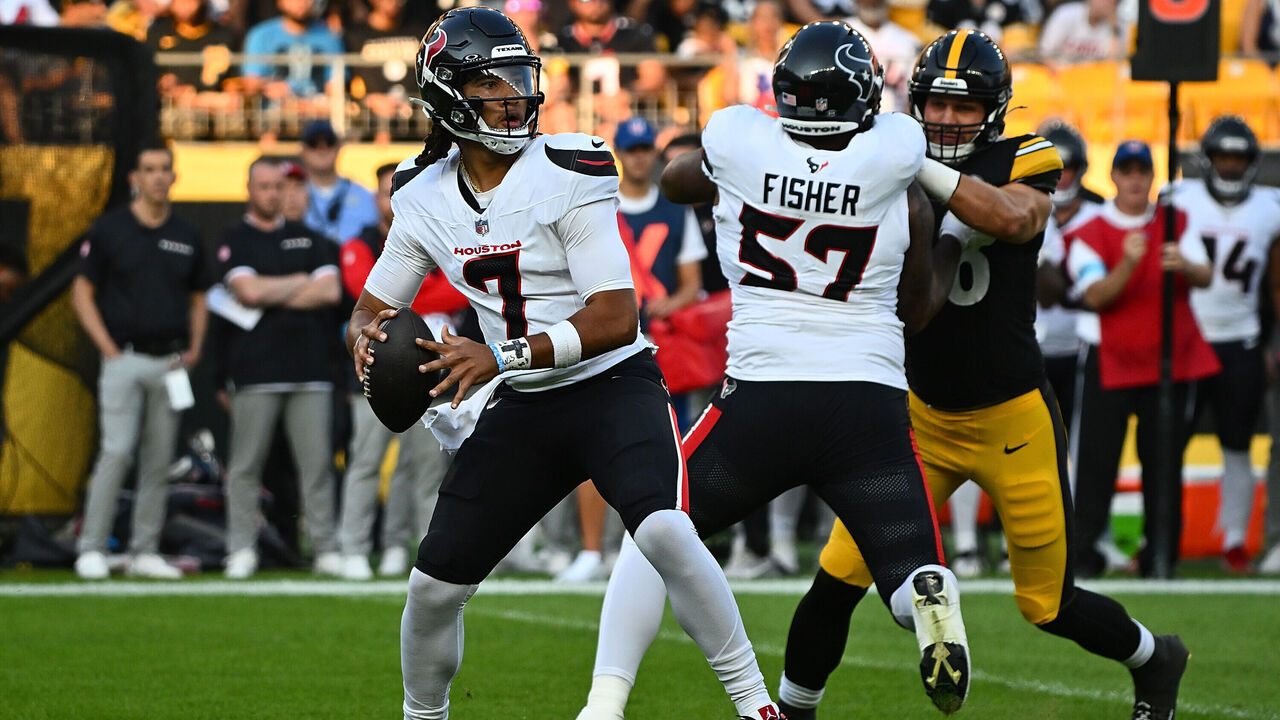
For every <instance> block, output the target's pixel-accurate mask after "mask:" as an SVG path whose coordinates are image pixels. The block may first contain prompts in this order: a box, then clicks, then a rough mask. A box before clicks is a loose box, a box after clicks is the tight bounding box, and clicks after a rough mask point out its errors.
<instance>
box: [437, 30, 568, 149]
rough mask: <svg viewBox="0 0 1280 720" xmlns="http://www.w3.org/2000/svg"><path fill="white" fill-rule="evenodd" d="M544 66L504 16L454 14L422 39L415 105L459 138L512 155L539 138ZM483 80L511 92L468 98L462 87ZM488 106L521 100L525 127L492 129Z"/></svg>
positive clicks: (519, 32) (522, 124)
mask: <svg viewBox="0 0 1280 720" xmlns="http://www.w3.org/2000/svg"><path fill="white" fill-rule="evenodd" d="M541 67H542V61H541V60H539V59H538V57H537V56H536V55H534V54H533V50H532V49H530V47H529V43H528V41H527V40H525V37H524V33H522V32H521V31H520V28H519V27H517V26H516V24H515V23H514V22H512V21H511V19H510V18H508V17H507V16H506V15H503V14H502V13H501V12H499V11H497V10H494V9H493V8H489V7H484V6H477V7H468V8H461V9H455V10H450V11H448V12H446V13H445V14H444V15H441V16H440V18H439V19H437V20H436V21H435V23H434V24H432V25H431V27H430V28H429V29H428V30H427V33H426V34H425V35H423V36H422V44H421V45H420V46H419V47H418V59H417V64H416V67H415V72H416V75H417V81H418V87H419V88H420V90H421V93H422V99H421V100H418V99H417V98H414V100H413V101H414V102H415V103H417V104H418V105H421V106H422V108H423V110H424V111H425V112H426V114H427V116H428V117H430V118H431V119H432V120H433V121H434V122H438V123H441V124H442V125H444V127H445V128H446V129H447V130H449V132H451V133H453V134H454V135H455V136H457V137H461V138H466V139H468V140H474V141H476V142H479V143H480V144H482V145H484V146H485V147H486V148H488V149H490V150H492V151H494V152H497V153H501V154H503V155H510V154H512V153H515V152H517V151H519V150H520V149H521V148H523V147H524V146H525V144H527V143H528V142H529V140H530V139H532V138H533V137H534V136H535V135H537V134H538V107H539V106H540V105H541V104H542V102H543V95H542V93H541V92H539V91H538V74H539V70H540V69H541ZM481 77H491V78H495V79H497V80H499V81H501V82H502V83H503V84H505V85H506V86H508V87H509V88H510V90H509V94H508V95H505V96H503V97H495V98H485V99H484V100H481V99H479V98H475V97H470V98H469V97H466V95H464V93H463V92H462V87H463V85H465V84H466V83H468V82H471V81H473V80H475V79H478V78H481ZM486 102H501V103H519V102H523V103H524V112H523V117H522V122H521V124H520V125H519V126H518V127H513V128H491V127H489V126H488V124H486V123H485V121H484V118H483V115H482V110H483V108H484V103H486Z"/></svg>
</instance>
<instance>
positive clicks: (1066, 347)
mask: <svg viewBox="0 0 1280 720" xmlns="http://www.w3.org/2000/svg"><path fill="white" fill-rule="evenodd" d="M1100 207H1101V205H1098V204H1095V203H1091V202H1087V201H1086V202H1084V203H1082V204H1081V205H1080V209H1079V210H1077V211H1076V214H1075V215H1073V216H1072V217H1071V219H1069V220H1067V224H1066V226H1065V227H1059V226H1058V223H1057V221H1055V220H1054V219H1053V214H1052V213H1051V214H1050V215H1049V222H1048V223H1047V224H1046V225H1045V228H1044V243H1043V244H1042V245H1041V246H1040V264H1041V265H1052V266H1054V267H1059V268H1062V270H1063V272H1066V267H1067V244H1066V241H1065V240H1064V239H1063V236H1062V234H1063V233H1064V232H1067V231H1070V230H1071V229H1072V228H1075V227H1077V226H1079V225H1083V224H1084V223H1086V222H1088V221H1089V220H1090V219H1091V218H1092V217H1093V216H1094V214H1095V213H1096V212H1097V211H1098V208H1100ZM1067 290H1068V292H1070V290H1071V288H1070V287H1068V288H1067ZM1081 314H1089V315H1092V314H1093V313H1090V312H1089V311H1088V310H1081V309H1079V308H1076V307H1071V308H1066V307H1063V306H1062V305H1061V304H1060V303H1058V304H1054V305H1052V306H1050V307H1047V308H1046V307H1040V306H1039V305H1037V306H1036V340H1037V341H1039V343H1040V352H1041V353H1043V354H1044V355H1045V357H1064V356H1068V355H1075V354H1077V353H1078V352H1079V351H1080V335H1079V333H1078V332H1077V327H1079V323H1080V315H1081ZM1095 320H1096V317H1095Z"/></svg>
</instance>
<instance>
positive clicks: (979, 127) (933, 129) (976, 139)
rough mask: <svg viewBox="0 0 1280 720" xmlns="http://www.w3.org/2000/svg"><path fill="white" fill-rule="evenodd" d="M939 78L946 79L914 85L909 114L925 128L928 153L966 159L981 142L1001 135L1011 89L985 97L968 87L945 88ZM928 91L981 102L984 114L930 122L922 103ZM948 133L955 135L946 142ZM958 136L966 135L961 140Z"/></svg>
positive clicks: (987, 142)
mask: <svg viewBox="0 0 1280 720" xmlns="http://www.w3.org/2000/svg"><path fill="white" fill-rule="evenodd" d="M942 82H947V79H945V78H938V79H937V80H936V81H935V85H934V87H932V88H927V89H922V90H914V89H913V91H912V93H911V114H912V115H914V116H915V118H916V120H917V121H919V123H920V127H922V128H923V129H924V134H925V138H926V139H928V154H929V157H931V158H933V159H934V160H938V161H939V162H942V163H945V164H947V165H956V164H959V163H961V162H964V161H965V160H966V159H968V157H969V156H970V155H972V154H973V151H974V150H976V149H978V148H979V147H980V146H982V145H990V144H991V143H994V142H996V141H997V140H999V139H1000V134H1001V133H1003V132H1004V115H1005V112H1007V111H1008V109H1009V98H1010V96H1011V95H1012V93H1011V92H1009V91H1008V90H1007V89H1004V90H1002V91H1001V92H1000V93H999V94H997V95H996V96H994V97H990V98H987V97H982V96H979V95H978V94H976V93H971V92H970V91H969V90H968V88H967V87H956V88H946V87H943V86H940V83H942ZM950 82H958V83H959V85H961V86H963V85H964V81H963V80H959V81H955V80H951V81H950ZM930 95H943V96H950V97H961V98H965V99H968V100H974V101H976V102H980V103H982V105H983V108H984V109H985V110H986V114H985V115H984V116H983V119H982V120H981V121H979V122H976V123H967V124H962V125H953V124H948V123H935V122H929V121H927V120H925V117H924V106H925V103H927V102H928V100H929V96H930ZM935 137H937V138H940V139H941V140H943V142H934V140H933V138H935ZM948 137H951V138H955V142H946V140H947V139H948ZM960 138H968V139H967V140H964V141H963V142H961V141H960Z"/></svg>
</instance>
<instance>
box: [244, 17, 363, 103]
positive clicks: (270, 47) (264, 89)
mask: <svg viewBox="0 0 1280 720" xmlns="http://www.w3.org/2000/svg"><path fill="white" fill-rule="evenodd" d="M276 6H277V7H278V8H279V9H280V16H279V17H275V18H272V19H270V20H265V21H263V22H261V23H258V24H257V25H254V26H253V27H251V28H249V33H248V34H247V35H246V36H245V39H244V52H245V53H247V54H250V55H253V54H258V55H277V54H278V55H288V56H289V57H290V60H291V61H290V62H289V63H287V64H278V65H277V64H272V63H268V62H256V61H255V62H246V63H245V64H244V87H245V92H246V93H248V94H249V95H257V94H259V93H261V94H262V95H263V96H264V97H266V98H267V99H268V100H280V99H283V98H286V97H289V96H291V95H292V96H297V97H301V98H309V97H314V96H316V95H319V94H321V93H323V92H324V91H325V87H326V85H327V84H328V83H329V81H330V80H331V79H332V78H331V77H330V66H329V65H328V64H326V63H319V62H313V61H312V59H311V56H312V55H316V54H324V53H341V52H343V47H342V40H341V39H340V38H339V37H338V36H337V35H336V34H334V32H333V31H332V30H330V29H329V26H328V25H326V24H325V22H324V21H323V20H320V19H318V18H316V16H315V13H314V9H315V8H314V1H313V0H277V3H276Z"/></svg>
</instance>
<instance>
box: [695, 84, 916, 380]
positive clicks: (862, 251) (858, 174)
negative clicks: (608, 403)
mask: <svg viewBox="0 0 1280 720" xmlns="http://www.w3.org/2000/svg"><path fill="white" fill-rule="evenodd" d="M702 143H703V151H704V153H705V161H704V163H703V172H704V173H706V175H707V176H708V177H709V178H710V179H711V180H712V181H713V182H714V183H715V184H716V186H717V187H718V188H719V200H718V201H717V204H716V207H715V213H714V214H715V219H716V251H717V254H718V255H719V257H720V268H721V270H722V271H723V272H724V276H725V278H726V279H727V280H728V281H729V285H730V288H731V289H732V295H733V319H732V320H731V321H730V323H729V366H728V371H727V372H728V375H729V376H731V377H734V378H738V379H740V380H754V381H828V382H833V381H867V382H876V383H881V384H884V385H889V386H891V387H896V388H900V389H905V388H906V374H905V371H904V369H903V363H904V353H905V350H904V348H903V339H902V322H901V321H900V320H899V319H898V315H897V307H898V279H899V278H900V276H901V274H902V265H903V256H904V254H905V253H906V250H907V246H908V245H909V244H910V234H909V224H908V221H907V220H908V218H907V215H908V213H907V193H906V190H907V187H908V186H909V185H910V184H911V181H912V180H914V179H915V175H916V172H917V171H918V170H919V169H920V165H921V163H922V162H923V160H924V152H925V140H924V134H923V133H922V132H921V130H920V126H919V124H917V123H916V121H915V120H912V119H911V118H909V117H907V116H906V115H901V114H897V113H884V114H881V115H879V116H877V117H876V121H875V124H874V125H873V126H872V127H871V128H870V129H868V130H866V131H864V132H861V133H859V134H857V135H854V136H853V139H852V140H851V141H850V142H849V144H848V146H847V147H845V148H844V149H842V150H838V151H832V150H819V149H817V148H814V147H811V146H809V145H805V144H803V143H801V142H798V141H797V140H796V139H794V138H793V137H792V136H791V135H789V134H788V133H787V132H785V131H784V130H783V129H782V127H781V125H780V124H779V123H778V121H777V120H776V119H775V118H772V117H770V116H768V115H766V114H764V113H763V112H760V111H759V110H756V109H755V108H751V107H748V106H744V105H738V106H734V107H729V108H726V109H724V110H720V111H718V112H716V113H715V114H714V115H712V116H711V120H710V121H709V122H708V123H707V127H706V129H704V130H703V133H702Z"/></svg>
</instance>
